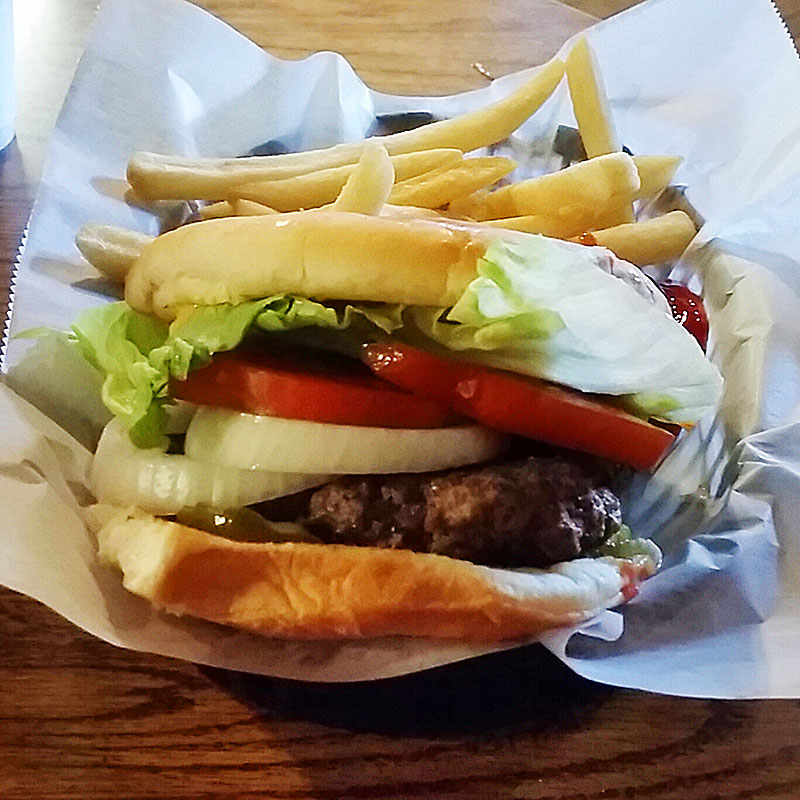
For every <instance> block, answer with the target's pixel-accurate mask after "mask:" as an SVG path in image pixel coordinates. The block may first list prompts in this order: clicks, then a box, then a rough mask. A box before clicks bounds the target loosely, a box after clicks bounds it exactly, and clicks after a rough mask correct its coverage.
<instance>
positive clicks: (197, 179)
mask: <svg viewBox="0 0 800 800" xmlns="http://www.w3.org/2000/svg"><path fill="white" fill-rule="evenodd" d="M563 74H564V62H563V61H560V60H558V59H553V60H551V61H548V62H547V63H546V64H544V65H542V66H541V67H539V69H537V70H536V72H535V73H534V75H533V76H532V77H531V79H530V80H529V81H528V82H527V83H525V84H523V85H522V86H520V87H519V88H518V89H516V90H515V91H513V92H511V93H510V94H508V95H506V97H503V98H501V99H500V100H497V101H496V102H494V103H491V104H490V105H488V106H485V107H483V108H481V109H477V110H476V111H469V112H467V113H466V114H461V115H460V116H458V117H453V118H452V119H446V120H440V121H439V122H432V123H431V124H429V125H423V126H422V127H421V128H415V129H414V130H410V131H402V132H400V133H393V134H390V135H389V136H380V137H375V138H376V140H377V141H378V142H380V144H382V145H383V146H384V147H385V148H386V150H387V152H388V153H389V154H390V155H399V154H401V153H411V152H414V151H418V150H434V149H438V148H456V149H458V150H461V151H462V152H465V153H466V152H469V151H471V150H477V149H478V148H480V147H485V146H487V145H490V144H494V143H495V142H499V141H501V140H502V139H505V138H506V137H507V136H509V135H510V134H511V133H513V132H514V131H515V130H516V129H517V128H518V127H519V126H520V125H522V123H523V122H525V120H526V119H528V117H530V116H531V114H533V113H534V112H535V111H536V110H537V109H538V108H539V107H540V106H541V105H542V104H543V103H544V102H545V100H547V98H548V97H550V95H551V94H552V93H553V91H554V90H555V88H556V86H557V85H558V83H559V81H560V80H561V77H562V76H563ZM363 148H364V142H351V143H346V144H340V145H336V146H335V147H329V148H327V149H326V150H311V151H307V152H305V153H286V154H283V155H275V156H251V157H249V158H221V159H220V158H201V159H192V158H185V157H181V156H164V155H158V154H156V153H135V154H134V155H133V156H132V157H131V160H130V162H129V163H128V181H129V183H130V184H131V186H132V187H133V188H134V189H135V190H136V192H137V193H138V195H139V196H140V197H142V198H145V199H155V198H174V199H186V200H194V199H198V198H204V199H220V198H224V197H227V196H229V195H230V189H231V188H232V187H233V186H236V185H239V184H243V183H254V182H261V181H271V180H278V179H283V178H290V177H294V176H296V175H305V174H307V173H309V172H314V171H316V170H321V169H329V168H331V167H339V166H342V165H344V164H354V163H355V162H356V161H358V159H359V157H360V156H361V151H362V150H363ZM268 205H272V204H271V203H268Z"/></svg>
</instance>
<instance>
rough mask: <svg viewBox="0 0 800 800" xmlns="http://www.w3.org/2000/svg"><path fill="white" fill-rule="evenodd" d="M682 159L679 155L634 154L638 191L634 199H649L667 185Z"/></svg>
mask: <svg viewBox="0 0 800 800" xmlns="http://www.w3.org/2000/svg"><path fill="white" fill-rule="evenodd" d="M682 161H683V159H682V158H681V157H680V156H634V157H633V162H634V164H636V169H637V170H638V171H639V181H640V183H641V185H640V186H639V191H638V192H636V195H635V196H634V199H635V200H651V199H652V198H654V197H656V196H658V195H659V194H661V192H662V191H664V189H666V188H667V186H669V184H670V182H671V181H672V178H673V177H674V175H675V172H676V171H677V169H678V167H679V166H680V165H681V162H682Z"/></svg>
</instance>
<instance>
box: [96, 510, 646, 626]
mask: <svg viewBox="0 0 800 800" xmlns="http://www.w3.org/2000/svg"><path fill="white" fill-rule="evenodd" d="M90 513H91V520H92V526H93V527H94V529H95V530H96V532H97V537H98V541H99V545H100V557H101V558H102V559H103V560H104V561H106V562H108V563H110V564H113V565H115V566H117V567H119V568H120V569H121V570H122V573H123V585H124V586H125V588H126V589H128V590H129V591H131V592H133V593H134V594H137V595H140V596H141V597H144V598H146V599H148V600H149V601H150V602H151V603H152V604H153V605H154V606H155V607H157V608H159V609H163V610H165V611H168V612H170V613H172V614H178V615H183V614H188V615H190V616H193V617H200V618H202V619H206V620H210V621H212V622H218V623H222V624H223V625H232V626H234V627H237V628H242V629H244V630H249V631H254V632H256V633H260V634H263V635H265V636H274V637H280V638H298V639H300V638H302V639H331V638H353V637H365V636H391V635H403V636H429V637H438V638H456V639H463V640H472V641H496V640H501V639H514V638H522V637H527V636H531V635H533V634H536V633H539V632H540V631H543V630H546V629H548V628H555V627H561V626H566V625H574V624H576V623H579V622H582V621H584V620H586V619H588V618H590V617H592V616H593V615H595V614H597V613H598V612H599V611H602V610H603V609H606V608H611V607H612V606H615V605H618V604H619V603H621V602H623V601H624V600H626V599H629V598H630V597H632V596H633V595H634V594H636V587H637V585H638V583H639V582H640V581H641V580H643V579H644V578H646V577H648V576H649V575H650V574H652V571H653V568H654V566H653V565H652V563H651V562H649V561H648V560H647V559H645V560H642V561H638V562H634V561H627V560H623V559H615V558H597V559H594V558H582V559H578V560H575V561H569V562H564V563H562V564H557V565H555V566H554V567H551V568H550V569H546V570H540V569H530V570H525V571H511V570H503V569H493V568H490V567H483V566H478V565H475V564H471V563H469V562H467V561H459V560H456V559H452V558H448V557H447V556H439V555H432V554H427V553H415V552H412V551H410V550H386V549H379V548H370V547H354V546H350V545H327V544H306V543H282V544H271V543H266V544H261V543H245V542H237V541H231V540H229V539H224V538H221V537H219V536H215V535H212V534H209V533H205V532H204V531H200V530H196V529H194V528H189V527H186V526H184V525H180V524H178V523H175V522H169V521H167V520H163V519H159V518H157V517H153V516H151V515H150V514H147V513H145V512H142V511H140V510H138V509H118V508H113V507H110V506H94V507H93V508H92V509H91V512H90Z"/></svg>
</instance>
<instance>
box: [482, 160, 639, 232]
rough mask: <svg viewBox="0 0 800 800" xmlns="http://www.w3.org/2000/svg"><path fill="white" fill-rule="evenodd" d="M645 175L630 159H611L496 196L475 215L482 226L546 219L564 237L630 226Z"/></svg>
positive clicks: (591, 162) (516, 185) (514, 185)
mask: <svg viewBox="0 0 800 800" xmlns="http://www.w3.org/2000/svg"><path fill="white" fill-rule="evenodd" d="M638 189H639V174H638V173H637V171H636V166H635V165H634V163H633V159H632V158H631V157H630V156H629V155H627V154H626V153H609V154H608V155H605V156H598V157H597V158H590V159H589V160H588V161H582V162H580V163H579V164H574V165H573V166H571V167H567V168H566V169H562V170H561V171H559V172H553V173H550V174H547V175H540V176H539V177H536V178H529V179H528V180H525V181H520V182H518V183H512V184H510V185H508V186H504V187H502V188H501V189H498V190H497V191H496V192H490V193H489V194H487V195H486V196H485V197H484V198H483V199H482V200H479V201H478V202H477V203H476V206H475V207H474V208H472V209H471V213H470V212H467V213H470V216H472V217H473V218H475V219H478V220H487V219H500V218H502V217H522V216H541V217H547V218H549V219H552V220H555V221H558V222H559V223H560V224H561V225H562V226H563V227H562V230H563V233H562V235H563V236H576V235H577V234H579V233H583V232H584V231H587V230H594V229H596V228H606V227H610V226H612V225H618V224H620V223H621V222H626V221H627V220H628V213H629V211H630V204H631V199H632V198H633V195H634V194H635V193H636V192H637V191H638Z"/></svg>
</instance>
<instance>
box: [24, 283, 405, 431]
mask: <svg viewBox="0 0 800 800" xmlns="http://www.w3.org/2000/svg"><path fill="white" fill-rule="evenodd" d="M401 313H402V309H401V308H400V307H399V306H383V305H381V304H361V305H344V304H341V305H337V306H333V305H324V304H322V303H317V302H314V301H313V300H308V299H306V298H299V297H290V296H288V295H276V296H274V297H268V298H264V299H261V300H250V301H247V302H245V303H240V304H239V305H235V306H234V305H217V306H199V307H191V308H184V309H182V310H181V311H180V313H179V314H178V316H177V317H176V319H175V321H174V322H173V323H172V324H171V325H167V324H166V323H164V322H162V321H161V320H158V319H156V318H155V317H151V316H147V315H145V314H141V313H139V312H138V311H134V310H133V309H132V308H131V307H130V306H128V305H127V304H126V303H124V302H120V303H112V304H110V305H107V306H101V307H99V308H93V309H89V310H88V311H85V312H83V313H82V314H81V315H80V316H79V317H78V319H77V320H76V322H75V324H74V325H73V326H72V333H73V335H74V337H75V341H76V342H77V345H78V347H79V348H80V350H81V353H82V354H83V356H84V358H86V360H87V361H88V362H89V363H90V364H91V365H92V366H93V367H95V368H96V369H97V370H98V371H99V372H100V373H101V374H102V375H103V376H104V377H103V384H102V390H101V395H102V400H103V403H104V404H105V406H106V407H107V408H108V409H109V410H110V411H111V413H112V414H114V416H115V417H118V418H120V419H121V420H122V422H123V424H124V425H125V427H126V428H127V429H128V430H129V432H130V436H131V439H132V441H133V442H134V443H135V444H136V445H137V446H139V447H157V446H161V445H163V443H164V426H165V423H166V415H165V412H164V405H165V404H166V403H167V402H168V401H169V398H168V396H167V384H168V382H169V379H170V377H175V378H178V379H183V378H185V377H186V375H187V373H188V372H189V370H191V369H196V368H197V367H199V366H202V364H204V363H205V362H206V361H208V359H209V358H210V357H211V356H212V355H213V354H214V353H218V352H222V351H225V350H232V349H233V348H234V347H236V346H237V345H238V344H239V343H240V342H241V341H242V339H243V338H244V337H245V335H246V334H247V333H248V332H249V331H251V330H253V329H263V330H266V331H290V330H295V329H298V328H303V327H307V326H315V327H321V328H327V329H332V330H345V329H346V328H351V327H358V326H360V325H363V326H365V327H366V328H369V329H370V330H371V331H373V332H374V331H375V330H376V328H377V329H380V330H382V331H384V332H386V333H389V332H391V331H392V330H394V329H396V328H397V327H399V326H400V325H401V324H402V321H401ZM31 333H32V334H34V333H35V332H31Z"/></svg>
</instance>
